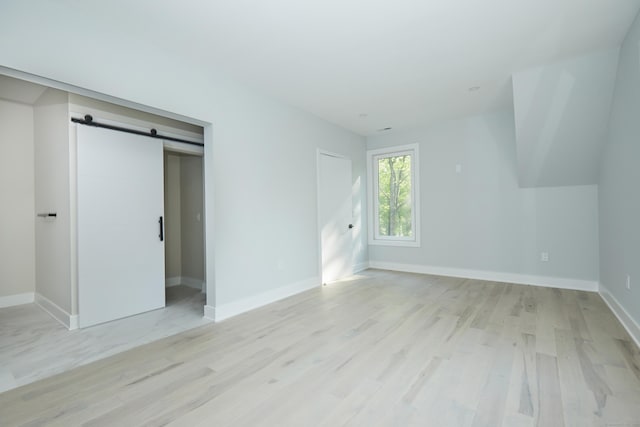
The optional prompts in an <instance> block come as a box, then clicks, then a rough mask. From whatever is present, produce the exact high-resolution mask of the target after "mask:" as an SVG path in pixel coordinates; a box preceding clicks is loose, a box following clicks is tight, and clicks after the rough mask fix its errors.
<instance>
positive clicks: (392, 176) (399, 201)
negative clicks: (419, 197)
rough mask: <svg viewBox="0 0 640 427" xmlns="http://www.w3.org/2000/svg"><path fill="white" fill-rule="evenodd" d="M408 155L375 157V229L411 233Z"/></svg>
mask: <svg viewBox="0 0 640 427" xmlns="http://www.w3.org/2000/svg"><path fill="white" fill-rule="evenodd" d="M411 228H412V224H411V155H410V154H405V155H402V156H391V157H379V158H378V232H379V233H380V236H395V237H411V236H412V229H411Z"/></svg>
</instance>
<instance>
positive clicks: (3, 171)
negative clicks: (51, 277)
mask: <svg viewBox="0 0 640 427" xmlns="http://www.w3.org/2000/svg"><path fill="white" fill-rule="evenodd" d="M33 185H34V184H33V107H32V106H31V105H25V104H20V103H17V102H9V101H4V100H0V206H2V209H0V307H2V306H4V305H13V304H18V303H26V302H31V301H32V300H33V293H34V291H35V271H34V265H35V233H34V223H35V221H34V198H33Z"/></svg>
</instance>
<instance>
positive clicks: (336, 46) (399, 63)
mask: <svg viewBox="0 0 640 427" xmlns="http://www.w3.org/2000/svg"><path fill="white" fill-rule="evenodd" d="M57 3H58V5H59V6H60V5H62V4H64V6H66V7H70V8H74V10H75V13H77V14H79V15H81V16H84V17H85V18H86V22H85V23H84V24H83V25H87V26H91V27H94V28H98V29H102V30H103V31H105V38H106V37H109V36H108V34H110V33H111V34H116V33H117V34H118V36H119V37H122V38H125V39H128V40H131V43H135V44H136V46H143V45H144V44H145V43H151V44H153V45H154V46H160V47H161V48H162V49H163V50H165V51H166V52H168V53H170V54H171V55H173V56H174V57H175V58H176V59H178V60H180V59H183V60H184V61H185V62H188V63H193V64H198V65H199V66H201V67H203V70H205V71H206V70H211V71H212V72H213V71H215V72H220V71H222V72H225V73H227V74H229V75H231V76H233V77H234V78H236V79H237V80H239V81H241V82H244V83H246V84H248V85H250V86H252V87H254V88H256V89H258V90H260V91H262V92H265V93H267V94H269V95H271V96H274V97H276V98H279V99H282V100H283V101H285V102H287V103H290V104H292V105H294V106H297V107H300V108H302V109H304V110H307V111H309V112H311V113H313V114H315V115H317V116H320V117H322V118H324V119H326V120H328V121H330V122H333V123H336V124H338V125H340V126H343V127H345V128H348V129H351V130H353V131H354V132H357V133H360V134H363V135H368V134H372V133H375V132H376V130H377V129H380V128H384V127H387V126H391V127H393V128H394V131H397V130H402V129H409V128H413V127H416V126H422V125H425V124H429V123H432V122H434V121H440V120H444V119H447V118H453V117H460V116H464V115H468V114H473V113H476V112H480V111H483V110H488V109H496V108H505V107H507V108H511V107H512V98H511V75H512V74H513V73H514V72H516V71H519V70H522V69H525V68H528V67H531V66H537V65H543V64H548V63H550V62H553V61H556V60H559V59H563V58H567V57H571V56H575V55H579V54H583V53H586V52H590V51H595V50H600V49H604V48H610V47H614V46H618V45H620V43H621V42H622V40H623V38H624V36H625V35H626V32H627V30H628V28H629V26H630V25H631V23H632V21H633V19H634V18H635V15H636V14H637V12H638V9H639V7H640V0H615V1H612V0H483V1H478V0H438V1H435V0H393V1H391V0H387V1H381V0H306V1H300V0H271V1H260V0H233V1H231V0H226V1H222V0H209V1H204V0H182V1H179V2H178V1H175V0H137V1H134V2H131V1H127V0H111V1H107V2H87V1H80V0H60V1H59V2H57ZM109 32H110V33H109ZM96 42H100V40H96ZM96 47H98V46H96ZM474 86H480V89H479V90H477V91H473V92H470V91H469V90H468V89H469V88H470V87H474ZM362 114H366V115H367V116H366V117H362V116H361V115H362Z"/></svg>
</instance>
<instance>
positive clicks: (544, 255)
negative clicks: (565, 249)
mask: <svg viewBox="0 0 640 427" xmlns="http://www.w3.org/2000/svg"><path fill="white" fill-rule="evenodd" d="M540 261H542V262H549V252H540Z"/></svg>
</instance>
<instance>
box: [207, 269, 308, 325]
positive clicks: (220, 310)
mask: <svg viewBox="0 0 640 427" xmlns="http://www.w3.org/2000/svg"><path fill="white" fill-rule="evenodd" d="M319 286H320V278H319V277H310V278H308V279H305V280H302V281H300V282H297V283H293V284H291V285H287V286H282V287H280V288H277V289H273V290H270V291H267V292H263V293H261V294H258V295H254V296H251V297H249V298H244V299H241V300H238V301H233V302H230V303H227V304H222V305H219V306H216V307H215V309H213V310H211V311H213V316H214V319H215V321H216V322H219V321H221V320H224V319H228V318H230V317H233V316H236V315H238V314H241V313H245V312H247V311H250V310H253V309H256V308H258V307H262V306H264V305H267V304H270V303H272V302H276V301H278V300H281V299H284V298H287V297H290V296H292V295H295V294H299V293H300V292H304V291H307V290H309V289H312V288H315V287H319ZM211 311H209V313H211ZM205 317H209V315H207V306H205Z"/></svg>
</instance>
